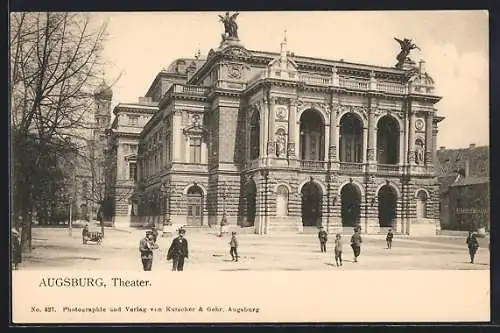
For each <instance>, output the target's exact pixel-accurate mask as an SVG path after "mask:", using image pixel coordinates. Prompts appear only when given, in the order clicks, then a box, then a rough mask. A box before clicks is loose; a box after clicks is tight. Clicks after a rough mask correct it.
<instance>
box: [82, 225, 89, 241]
mask: <svg viewBox="0 0 500 333" xmlns="http://www.w3.org/2000/svg"><path fill="white" fill-rule="evenodd" d="M88 240H89V225H88V224H87V223H85V225H84V226H83V229H82V243H83V244H87V241H88Z"/></svg>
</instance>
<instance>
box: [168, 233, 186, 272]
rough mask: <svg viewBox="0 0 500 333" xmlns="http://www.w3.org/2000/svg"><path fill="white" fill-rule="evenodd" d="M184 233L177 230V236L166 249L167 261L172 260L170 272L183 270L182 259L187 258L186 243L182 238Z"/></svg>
mask: <svg viewBox="0 0 500 333" xmlns="http://www.w3.org/2000/svg"><path fill="white" fill-rule="evenodd" d="M185 234H186V231H185V230H184V229H182V228H180V229H179V236H177V237H176V238H174V239H173V240H172V244H171V245H170V248H169V249H168V253H167V260H170V259H172V271H182V270H184V258H188V255H189V253H188V242H187V239H185V238H184V235H185Z"/></svg>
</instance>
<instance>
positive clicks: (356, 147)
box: [339, 113, 363, 163]
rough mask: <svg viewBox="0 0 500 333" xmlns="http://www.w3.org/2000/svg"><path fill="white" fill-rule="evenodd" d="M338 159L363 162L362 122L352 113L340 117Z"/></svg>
mask: <svg viewBox="0 0 500 333" xmlns="http://www.w3.org/2000/svg"><path fill="white" fill-rule="evenodd" d="M339 144H340V147H339V154H340V155H339V159H340V161H341V162H351V163H362V162H363V123H362V122H361V119H359V117H358V116H357V115H355V114H354V113H346V114H345V115H343V116H342V118H341V119H340V139H339Z"/></svg>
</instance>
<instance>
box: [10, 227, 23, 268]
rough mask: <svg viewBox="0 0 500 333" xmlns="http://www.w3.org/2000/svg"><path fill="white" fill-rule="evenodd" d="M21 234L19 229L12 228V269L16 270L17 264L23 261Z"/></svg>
mask: <svg viewBox="0 0 500 333" xmlns="http://www.w3.org/2000/svg"><path fill="white" fill-rule="evenodd" d="M20 237H21V235H20V234H19V231H17V230H16V229H14V228H12V229H11V250H12V253H11V259H10V261H11V263H12V269H14V270H16V269H17V266H18V265H19V264H20V263H21V261H22V253H21V240H20Z"/></svg>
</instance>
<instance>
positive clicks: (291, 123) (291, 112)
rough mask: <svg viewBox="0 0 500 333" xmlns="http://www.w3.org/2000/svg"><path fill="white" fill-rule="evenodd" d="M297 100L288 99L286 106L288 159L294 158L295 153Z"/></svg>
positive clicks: (295, 156)
mask: <svg viewBox="0 0 500 333" xmlns="http://www.w3.org/2000/svg"><path fill="white" fill-rule="evenodd" d="M297 106H298V105H297V101H295V100H290V105H289V108H288V142H287V155H288V159H296V158H297V155H296V153H295V133H296V129H297Z"/></svg>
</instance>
